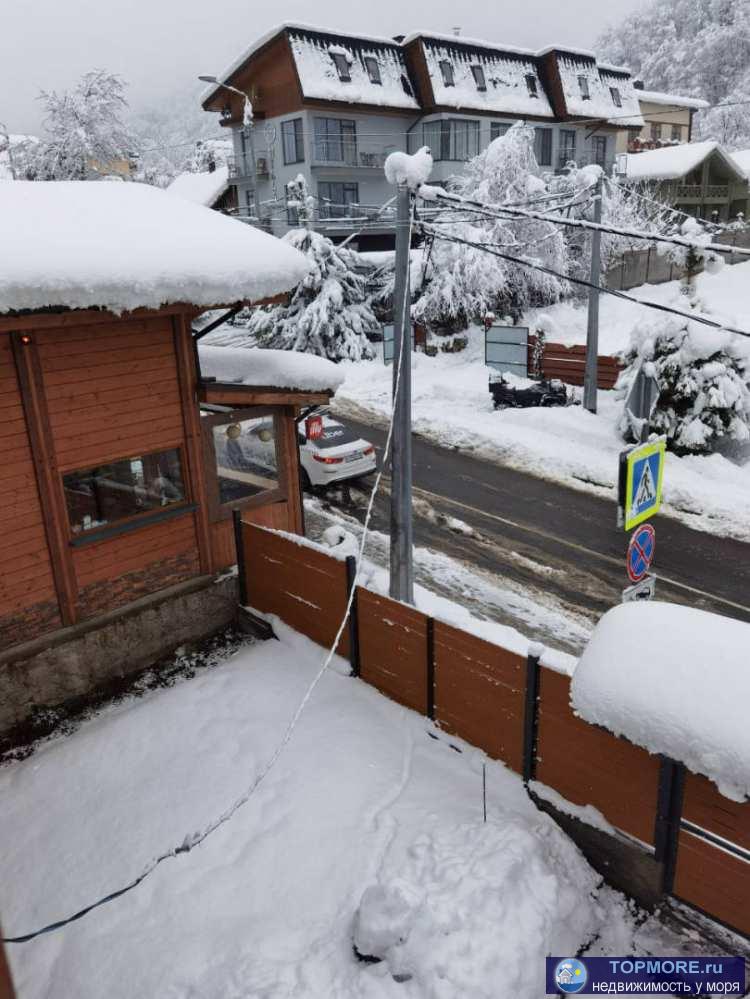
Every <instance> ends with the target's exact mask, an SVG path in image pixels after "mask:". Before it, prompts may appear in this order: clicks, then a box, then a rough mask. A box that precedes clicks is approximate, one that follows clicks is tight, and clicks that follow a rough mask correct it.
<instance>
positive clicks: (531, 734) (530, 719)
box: [523, 642, 542, 784]
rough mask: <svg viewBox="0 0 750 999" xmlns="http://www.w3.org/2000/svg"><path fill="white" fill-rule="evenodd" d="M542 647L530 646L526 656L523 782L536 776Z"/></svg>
mask: <svg viewBox="0 0 750 999" xmlns="http://www.w3.org/2000/svg"><path fill="white" fill-rule="evenodd" d="M541 654H542V649H541V646H539V645H538V644H537V643H536V642H535V643H533V644H532V645H530V646H529V652H528V655H527V656H526V701H525V706H524V715H523V782H524V784H528V783H529V781H530V780H533V779H534V777H535V775H536V743H537V732H538V729H539V659H540V657H541Z"/></svg>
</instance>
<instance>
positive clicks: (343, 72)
mask: <svg viewBox="0 0 750 999" xmlns="http://www.w3.org/2000/svg"><path fill="white" fill-rule="evenodd" d="M331 59H333V64H334V66H335V67H336V72H337V73H338V74H339V80H341V82H342V83H350V82H351V79H352V75H351V73H350V72H349V60H348V59H347V57H346V56H345V55H344V54H343V52H331Z"/></svg>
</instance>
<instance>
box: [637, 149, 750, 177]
mask: <svg viewBox="0 0 750 999" xmlns="http://www.w3.org/2000/svg"><path fill="white" fill-rule="evenodd" d="M716 150H719V152H720V154H721V156H722V159H724V160H725V161H726V162H727V164H728V165H729V166H730V168H732V162H731V158H730V156H729V154H728V153H724V151H723V150H722V149H721V147H720V146H719V143H718V142H714V141H713V140H710V141H707V142H686V143H684V144H683V145H679V146H666V147H665V148H664V149H649V150H647V151H646V152H645V153H628V154H627V156H626V165H625V169H626V173H627V178H628V180H679V179H680V178H682V177H686V176H687V175H688V174H689V173H692V172H693V170H695V169H696V168H697V167H699V166H700V165H701V163H703V161H704V160H705V159H706V157H708V156H710V155H711V153H713V152H715V151H716ZM734 169H735V170H736V171H737V172H738V173H739V172H741V171H739V169H738V168H737V167H734Z"/></svg>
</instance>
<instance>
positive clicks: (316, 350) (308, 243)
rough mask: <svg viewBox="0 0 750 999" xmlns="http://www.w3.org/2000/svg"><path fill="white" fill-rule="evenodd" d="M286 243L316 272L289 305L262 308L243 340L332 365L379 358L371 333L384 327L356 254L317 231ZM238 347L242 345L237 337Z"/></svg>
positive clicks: (292, 235) (294, 235)
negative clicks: (300, 353) (316, 357)
mask: <svg viewBox="0 0 750 999" xmlns="http://www.w3.org/2000/svg"><path fill="white" fill-rule="evenodd" d="M284 241H285V242H286V243H289V244H290V246H293V247H294V248H295V249H297V250H300V252H302V253H304V254H305V256H306V257H307V258H308V260H309V261H310V265H311V267H310V272H309V273H308V275H307V277H306V278H305V279H304V280H303V281H302V282H301V283H300V284H299V285H298V286H297V288H296V289H295V291H294V292H293V293H292V297H291V299H290V301H289V303H288V304H284V305H271V306H267V307H265V308H260V309H256V310H255V311H254V312H253V313H252V314H251V315H250V316H249V318H248V319H247V321H246V325H245V333H244V335H243V334H240V335H239V336H240V337H241V338H243V339H245V340H246V341H251V342H252V341H254V342H256V343H257V344H258V346H260V347H275V348H280V349H282V350H299V351H303V352H306V353H309V354H319V355H320V356H321V357H327V358H329V359H330V360H332V361H342V360H350V361H361V360H363V359H368V358H371V357H373V356H374V351H373V348H372V345H371V343H370V341H369V340H368V338H367V333H368V332H370V331H373V330H375V329H377V328H378V326H379V324H378V321H377V319H376V318H375V316H374V315H373V313H372V309H371V308H370V305H369V302H368V300H367V293H366V288H365V278H364V277H363V276H362V275H361V274H358V273H357V272H356V271H355V269H354V268H355V264H356V253H354V252H353V251H352V250H348V249H346V248H340V247H337V246H335V245H334V243H332V242H331V240H330V239H328V238H327V237H326V236H323V235H322V234H321V233H319V232H315V231H314V230H312V229H308V228H302V229H292V230H291V231H290V232H288V233H287V234H286V236H284ZM227 342H232V343H238V342H239V339H238V337H237V336H236V335H233V336H232V338H231V341H227Z"/></svg>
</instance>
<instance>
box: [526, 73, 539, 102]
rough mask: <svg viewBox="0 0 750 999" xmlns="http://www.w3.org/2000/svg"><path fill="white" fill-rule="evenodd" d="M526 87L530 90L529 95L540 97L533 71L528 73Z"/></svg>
mask: <svg viewBox="0 0 750 999" xmlns="http://www.w3.org/2000/svg"><path fill="white" fill-rule="evenodd" d="M526 89H527V90H528V92H529V97H538V96H539V91H538V90H537V86H536V77H535V76H534V74H533V73H527V74H526Z"/></svg>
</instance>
